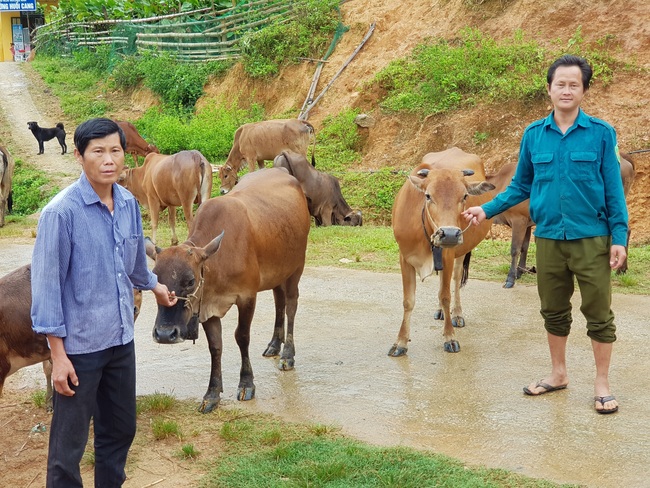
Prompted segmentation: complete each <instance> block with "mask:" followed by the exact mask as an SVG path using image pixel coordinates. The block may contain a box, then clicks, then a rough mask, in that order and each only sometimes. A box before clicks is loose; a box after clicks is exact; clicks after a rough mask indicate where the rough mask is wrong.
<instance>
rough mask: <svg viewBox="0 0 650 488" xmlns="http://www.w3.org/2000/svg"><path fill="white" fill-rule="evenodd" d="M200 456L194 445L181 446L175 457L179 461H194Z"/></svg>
mask: <svg viewBox="0 0 650 488" xmlns="http://www.w3.org/2000/svg"><path fill="white" fill-rule="evenodd" d="M199 454H201V453H200V452H199V451H197V450H196V448H195V447H194V444H183V446H182V447H181V449H180V451H178V453H177V457H179V458H181V459H196V458H197V457H199Z"/></svg>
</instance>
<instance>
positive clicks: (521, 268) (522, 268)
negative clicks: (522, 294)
mask: <svg viewBox="0 0 650 488" xmlns="http://www.w3.org/2000/svg"><path fill="white" fill-rule="evenodd" d="M532 230H533V228H532V227H530V226H527V227H526V233H525V235H524V242H522V243H521V255H520V256H519V265H518V266H517V279H519V278H521V275H522V274H524V273H535V271H536V270H535V266H533V267H532V268H527V267H526V260H527V259H528V247H529V246H530V235H531V233H532Z"/></svg>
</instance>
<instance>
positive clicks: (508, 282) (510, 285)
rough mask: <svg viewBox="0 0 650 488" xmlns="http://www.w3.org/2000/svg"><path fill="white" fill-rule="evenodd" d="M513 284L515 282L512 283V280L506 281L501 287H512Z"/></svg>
mask: <svg viewBox="0 0 650 488" xmlns="http://www.w3.org/2000/svg"><path fill="white" fill-rule="evenodd" d="M513 286H515V284H514V283H513V282H512V281H506V282H505V283H504V284H503V287H504V288H512V287H513Z"/></svg>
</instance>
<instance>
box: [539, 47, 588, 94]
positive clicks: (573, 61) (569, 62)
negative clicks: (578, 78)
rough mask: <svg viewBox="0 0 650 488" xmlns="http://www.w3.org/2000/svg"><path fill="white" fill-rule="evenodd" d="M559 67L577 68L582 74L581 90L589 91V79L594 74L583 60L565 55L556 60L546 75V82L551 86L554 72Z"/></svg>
mask: <svg viewBox="0 0 650 488" xmlns="http://www.w3.org/2000/svg"><path fill="white" fill-rule="evenodd" d="M560 66H577V67H578V68H580V71H581V72H582V88H584V90H585V91H587V90H588V89H589V84H590V83H591V77H592V75H593V74H594V72H593V70H592V69H591V65H590V64H589V62H588V61H587V60H586V59H585V58H581V57H580V56H574V55H572V54H565V55H564V56H562V57H560V58H558V59H556V60H555V61H554V62H553V64H552V65H551V66H550V67H549V68H548V73H546V82H547V83H548V84H549V86H550V85H551V83H553V78H554V77H555V71H556V70H557V69H558V68H559V67H560Z"/></svg>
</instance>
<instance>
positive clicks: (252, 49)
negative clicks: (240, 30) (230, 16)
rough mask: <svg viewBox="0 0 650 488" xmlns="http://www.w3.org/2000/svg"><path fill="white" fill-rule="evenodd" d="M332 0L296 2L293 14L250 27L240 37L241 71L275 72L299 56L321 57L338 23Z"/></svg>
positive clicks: (254, 74) (252, 74)
mask: <svg viewBox="0 0 650 488" xmlns="http://www.w3.org/2000/svg"><path fill="white" fill-rule="evenodd" d="M337 4H338V2H336V1H333V0H307V1H306V2H304V3H299V4H296V6H295V7H294V13H295V17H294V18H293V19H292V20H291V21H290V22H286V23H280V22H278V23H275V24H273V25H271V26H269V27H267V28H265V29H261V30H258V31H252V32H249V33H247V34H245V35H244V36H243V37H242V39H241V46H242V63H243V65H244V71H246V73H247V74H248V75H249V76H250V77H252V78H264V77H267V76H275V75H276V74H278V72H279V69H280V66H282V65H284V64H286V63H290V62H296V61H298V58H300V57H311V58H320V57H321V56H322V55H323V54H324V52H325V50H326V49H325V48H326V47H327V46H328V45H329V43H330V40H331V39H332V37H333V35H334V33H335V32H336V30H337V27H338V25H339V19H338V13H337V11H336V10H334V9H333V7H334V6H336V5H337Z"/></svg>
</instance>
